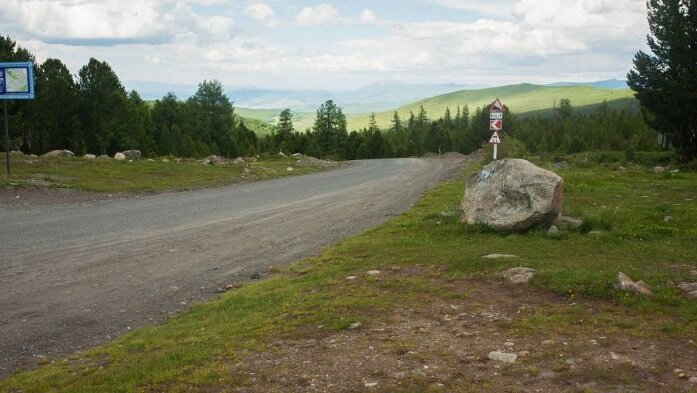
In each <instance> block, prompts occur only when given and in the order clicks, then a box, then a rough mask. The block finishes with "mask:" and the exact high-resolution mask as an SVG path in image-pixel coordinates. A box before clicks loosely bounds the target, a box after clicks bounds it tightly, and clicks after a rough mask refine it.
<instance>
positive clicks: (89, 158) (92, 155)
mask: <svg viewBox="0 0 697 393" xmlns="http://www.w3.org/2000/svg"><path fill="white" fill-rule="evenodd" d="M83 158H86V159H88V160H94V159H96V158H97V156H95V155H94V154H85V156H84V157H83Z"/></svg>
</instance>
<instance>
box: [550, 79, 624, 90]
mask: <svg viewBox="0 0 697 393" xmlns="http://www.w3.org/2000/svg"><path fill="white" fill-rule="evenodd" d="M545 86H552V87H566V86H590V87H597V88H599V89H628V88H629V86H628V85H627V81H621V80H619V79H607V80H604V81H597V82H557V83H552V84H549V85H545Z"/></svg>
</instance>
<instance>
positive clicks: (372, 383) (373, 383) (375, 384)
mask: <svg viewBox="0 0 697 393" xmlns="http://www.w3.org/2000/svg"><path fill="white" fill-rule="evenodd" d="M376 386H378V383H377V382H366V383H365V387H367V388H374V387H376Z"/></svg>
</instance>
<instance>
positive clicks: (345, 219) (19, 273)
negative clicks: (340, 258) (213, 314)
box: [0, 158, 466, 377]
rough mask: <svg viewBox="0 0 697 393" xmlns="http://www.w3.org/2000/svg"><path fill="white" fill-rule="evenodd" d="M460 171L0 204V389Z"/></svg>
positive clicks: (418, 169) (370, 219)
mask: <svg viewBox="0 0 697 393" xmlns="http://www.w3.org/2000/svg"><path fill="white" fill-rule="evenodd" d="M465 163H466V160H463V159H462V158H459V159H458V158H449V159H394V160H370V161H356V162H351V163H348V164H347V165H345V166H344V167H343V168H341V169H337V170H333V171H328V172H321V173H316V174H312V175H306V176H297V177H288V178H283V179H278V180H273V181H267V182H259V183H250V184H245V185H235V186H230V187H223V188H215V189H207V190H198V191H190V192H177V193H166V194H158V195H145V196H130V197H127V198H124V197H119V198H111V199H110V198H108V197H107V196H103V197H100V198H87V199H79V200H78V201H77V202H75V203H65V197H64V196H63V197H62V199H61V203H57V204H51V203H45V201H43V203H41V204H40V205H38V206H37V205H33V204H29V205H22V204H20V205H17V204H12V203H9V202H8V201H7V200H6V201H0V202H4V203H0V377H5V376H7V375H9V374H10V373H12V372H14V371H17V370H21V369H25V368H29V367H32V366H33V365H35V364H36V363H37V362H39V361H40V360H41V359H44V358H45V357H49V358H54V357H58V356H63V355H67V354H70V353H73V352H75V351H79V350H82V349H85V348H89V347H92V346H95V345H98V344H101V343H104V342H107V341H109V340H110V339H112V338H113V337H115V336H118V335H119V334H122V333H125V332H128V331H129V330H131V329H134V328H137V327H139V326H144V325H148V324H154V323H158V322H161V321H163V320H164V319H166V318H167V317H168V316H169V315H172V314H174V313H176V312H178V311H180V310H182V309H184V308H186V307H188V306H189V305H191V304H192V303H196V302H200V301H202V300H206V299H210V298H212V297H215V296H216V295H217V293H218V289H219V288H222V287H225V286H226V285H228V284H234V283H238V282H241V281H244V280H249V279H255V278H258V277H260V275H262V274H263V272H265V271H267V269H268V268H269V267H270V266H283V265H286V264H288V263H290V262H292V261H294V260H296V259H298V258H302V257H305V256H309V255H312V254H314V253H317V252H318V251H319V250H320V249H321V248H323V247H325V246H328V245H331V244H333V243H335V242H337V241H338V240H340V239H342V238H345V237H346V236H348V235H351V234H354V233H357V232H360V231H362V230H364V229H366V228H369V227H371V226H375V225H377V224H379V223H382V222H384V221H386V220H387V219H388V218H389V217H390V216H393V215H396V214H398V213H400V212H402V211H404V210H406V209H407V208H409V206H410V205H411V204H412V203H414V202H415V201H416V200H417V198H418V197H419V196H421V195H422V194H423V192H425V191H426V190H427V189H428V188H430V187H432V186H433V185H435V184H436V183H437V182H438V181H440V180H443V179H444V178H446V177H448V176H451V175H452V174H453V173H455V172H457V170H458V168H461V167H462V166H463V165H464V164H465ZM18 193H21V192H20V191H18ZM2 195H3V198H5V199H8V198H16V197H12V196H11V195H8V194H7V193H5V194H2Z"/></svg>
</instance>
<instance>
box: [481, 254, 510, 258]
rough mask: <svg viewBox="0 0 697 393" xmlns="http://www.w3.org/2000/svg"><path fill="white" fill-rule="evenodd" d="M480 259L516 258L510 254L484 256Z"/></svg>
mask: <svg viewBox="0 0 697 393" xmlns="http://www.w3.org/2000/svg"><path fill="white" fill-rule="evenodd" d="M482 258H485V259H508V258H518V256H517V255H510V254H489V255H484V256H483V257H482Z"/></svg>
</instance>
